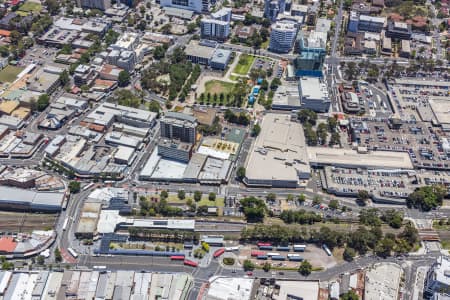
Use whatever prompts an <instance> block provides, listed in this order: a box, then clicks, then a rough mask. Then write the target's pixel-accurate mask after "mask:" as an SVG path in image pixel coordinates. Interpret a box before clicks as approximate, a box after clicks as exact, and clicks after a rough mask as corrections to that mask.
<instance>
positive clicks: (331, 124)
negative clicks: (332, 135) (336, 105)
mask: <svg viewBox="0 0 450 300" xmlns="http://www.w3.org/2000/svg"><path fill="white" fill-rule="evenodd" d="M327 124H328V130H329V131H330V132H334V131H335V130H336V128H337V124H338V121H337V118H336V117H335V116H333V117H328V119H327Z"/></svg>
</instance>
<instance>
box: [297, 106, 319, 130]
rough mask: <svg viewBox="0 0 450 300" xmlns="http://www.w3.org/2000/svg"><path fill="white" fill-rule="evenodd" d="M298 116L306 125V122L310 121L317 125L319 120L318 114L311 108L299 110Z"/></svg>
mask: <svg viewBox="0 0 450 300" xmlns="http://www.w3.org/2000/svg"><path fill="white" fill-rule="evenodd" d="M297 118H298V119H299V121H300V123H302V124H303V125H305V124H306V123H309V124H311V125H313V126H314V125H316V122H317V114H316V113H315V112H314V111H312V110H310V109H302V110H300V111H299V112H298V114H297Z"/></svg>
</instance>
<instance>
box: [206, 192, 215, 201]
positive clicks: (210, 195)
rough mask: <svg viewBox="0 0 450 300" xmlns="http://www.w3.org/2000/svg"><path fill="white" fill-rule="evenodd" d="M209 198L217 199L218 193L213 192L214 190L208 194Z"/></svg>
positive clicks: (211, 199) (210, 199)
mask: <svg viewBox="0 0 450 300" xmlns="http://www.w3.org/2000/svg"><path fill="white" fill-rule="evenodd" d="M208 200H209V201H215V200H216V193H213V192H211V193H209V194H208Z"/></svg>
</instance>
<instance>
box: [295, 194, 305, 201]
mask: <svg viewBox="0 0 450 300" xmlns="http://www.w3.org/2000/svg"><path fill="white" fill-rule="evenodd" d="M297 201H298V202H299V203H304V202H305V201H306V196H305V194H300V195H298V197H297Z"/></svg>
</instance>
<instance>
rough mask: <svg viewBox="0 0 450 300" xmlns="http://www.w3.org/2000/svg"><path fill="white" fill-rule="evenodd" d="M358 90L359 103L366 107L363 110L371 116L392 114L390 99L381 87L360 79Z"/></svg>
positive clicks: (380, 116)
mask: <svg viewBox="0 0 450 300" xmlns="http://www.w3.org/2000/svg"><path fill="white" fill-rule="evenodd" d="M356 92H357V95H358V99H359V104H360V105H362V106H363V107H364V109H363V110H364V111H365V112H366V114H367V115H369V116H370V117H373V118H375V117H377V118H386V117H389V116H390V115H391V114H392V108H391V105H390V103H389V100H388V98H387V96H386V94H385V93H383V91H381V90H380V89H379V88H377V87H375V86H373V85H370V84H368V83H366V82H364V81H359V82H358V87H357V89H356Z"/></svg>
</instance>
